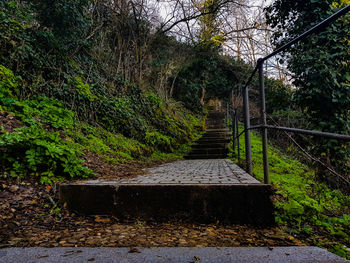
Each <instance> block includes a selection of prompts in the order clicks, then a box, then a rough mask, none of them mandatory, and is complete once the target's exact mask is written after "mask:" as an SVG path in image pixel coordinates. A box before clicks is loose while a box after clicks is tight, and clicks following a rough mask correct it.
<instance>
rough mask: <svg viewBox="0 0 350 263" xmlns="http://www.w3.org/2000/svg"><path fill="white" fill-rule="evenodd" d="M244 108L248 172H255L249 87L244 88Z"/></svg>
mask: <svg viewBox="0 0 350 263" xmlns="http://www.w3.org/2000/svg"><path fill="white" fill-rule="evenodd" d="M242 95H243V109H244V129H245V160H246V170H247V173H249V174H253V165H252V146H251V140H250V114H249V94H248V87H244V88H243V89H242Z"/></svg>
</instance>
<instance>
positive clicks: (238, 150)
mask: <svg viewBox="0 0 350 263" xmlns="http://www.w3.org/2000/svg"><path fill="white" fill-rule="evenodd" d="M235 112H236V116H235V122H236V137H237V155H238V156H237V157H238V164H241V149H240V145H239V127H238V110H237V109H235Z"/></svg>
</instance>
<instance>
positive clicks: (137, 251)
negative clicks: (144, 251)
mask: <svg viewBox="0 0 350 263" xmlns="http://www.w3.org/2000/svg"><path fill="white" fill-rule="evenodd" d="M128 253H141V252H140V250H138V249H137V248H134V247H131V248H130V250H129V252H128Z"/></svg>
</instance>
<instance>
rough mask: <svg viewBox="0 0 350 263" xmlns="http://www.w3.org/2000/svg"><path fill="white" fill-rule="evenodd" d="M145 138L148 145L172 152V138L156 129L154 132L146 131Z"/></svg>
mask: <svg viewBox="0 0 350 263" xmlns="http://www.w3.org/2000/svg"><path fill="white" fill-rule="evenodd" d="M145 140H146V142H147V144H148V145H152V146H153V147H155V148H157V149H159V150H161V151H164V152H172V151H173V147H172V144H173V140H172V138H170V137H168V136H165V135H163V134H161V133H159V132H157V131H155V132H146V136H145Z"/></svg>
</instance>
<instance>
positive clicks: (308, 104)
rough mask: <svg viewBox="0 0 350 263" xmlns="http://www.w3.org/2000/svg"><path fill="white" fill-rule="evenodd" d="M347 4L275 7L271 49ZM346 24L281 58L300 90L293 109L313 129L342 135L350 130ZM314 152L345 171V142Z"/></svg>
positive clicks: (318, 144) (324, 143) (349, 153)
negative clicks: (300, 111) (300, 109)
mask: <svg viewBox="0 0 350 263" xmlns="http://www.w3.org/2000/svg"><path fill="white" fill-rule="evenodd" d="M345 4H349V2H348V1H338V2H334V1H332V0H330V1H318V0H311V1H285V0H277V1H274V3H273V4H272V5H271V6H270V7H268V8H267V21H268V23H269V25H270V26H272V28H274V29H275V30H276V32H275V33H274V43H275V45H276V46H280V45H283V44H284V43H286V42H288V41H290V40H291V39H293V38H295V37H296V36H298V35H300V34H301V33H303V32H304V31H306V30H307V29H309V28H310V27H312V26H313V25H315V24H316V23H318V22H320V21H322V20H323V19H325V18H327V17H329V16H330V15H332V14H333V13H334V12H335V11H337V10H338V9H339V8H340V7H342V6H344V5H345ZM349 23H350V15H349V14H347V15H345V16H343V17H342V18H340V19H338V20H337V21H336V22H334V23H332V25H331V26H329V27H327V28H326V29H325V30H324V31H322V32H320V33H318V34H316V35H314V36H312V37H310V38H308V39H307V40H304V41H302V42H299V43H298V44H295V45H294V46H293V47H292V48H291V49H290V50H288V52H287V53H286V54H285V58H286V60H287V62H288V69H289V70H290V71H291V72H292V73H293V74H294V79H295V81H294V84H295V85H296V86H297V87H298V90H297V91H296V94H295V97H294V98H295V103H296V105H298V106H299V107H300V108H302V109H303V110H304V111H305V113H307V116H308V118H309V121H310V122H311V123H312V125H313V128H314V129H318V130H321V131H326V132H333V133H340V134H348V133H349V130H350V115H349V110H350V76H349V65H350V56H349V50H350V45H349V38H350V35H349ZM313 150H314V152H315V153H316V154H317V155H318V156H321V155H322V156H323V159H325V162H327V163H328V164H329V165H333V166H337V167H338V168H339V169H340V170H343V171H344V172H346V170H347V169H348V168H347V167H346V166H347V162H346V160H347V159H349V157H350V148H349V147H348V146H346V145H344V143H343V142H341V141H335V140H326V139H317V140H315V147H314V149H313ZM347 171H349V170H347Z"/></svg>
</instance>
